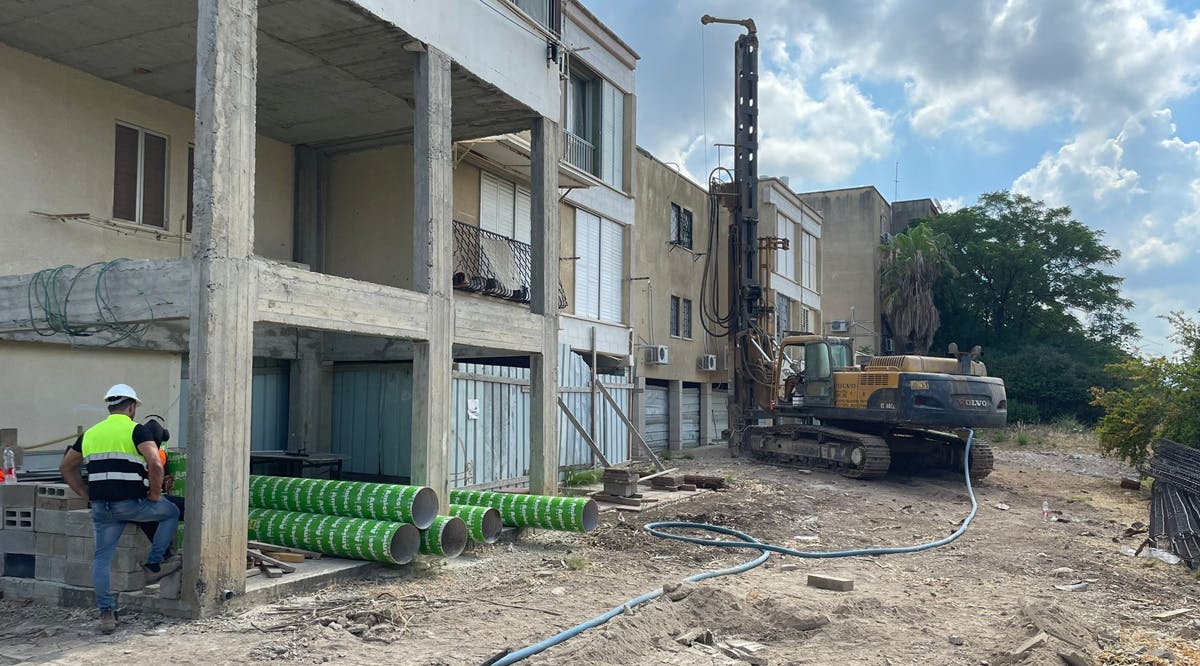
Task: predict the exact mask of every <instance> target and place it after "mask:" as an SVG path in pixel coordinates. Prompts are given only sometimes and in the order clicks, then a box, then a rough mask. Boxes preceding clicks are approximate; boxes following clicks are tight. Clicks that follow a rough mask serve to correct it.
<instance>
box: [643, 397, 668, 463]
mask: <svg viewBox="0 0 1200 666" xmlns="http://www.w3.org/2000/svg"><path fill="white" fill-rule="evenodd" d="M642 398H643V403H644V404H645V405H646V408H645V409H646V432H645V433H643V435H644V436H645V438H646V443H647V444H649V445H650V448H652V449H654V450H655V451H663V450H665V449H666V448H667V445H668V444H669V443H670V439H671V424H670V419H669V417H668V412H667V389H666V387H664V386H650V385H647V386H646V392H645V393H643V394H642Z"/></svg>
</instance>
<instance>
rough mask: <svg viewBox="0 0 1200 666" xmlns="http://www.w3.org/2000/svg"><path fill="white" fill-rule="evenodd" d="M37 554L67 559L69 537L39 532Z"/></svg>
mask: <svg viewBox="0 0 1200 666" xmlns="http://www.w3.org/2000/svg"><path fill="white" fill-rule="evenodd" d="M37 554H38V555H47V556H49V557H62V558H65V557H66V556H67V537H66V536H65V535H62V534H47V533H45V532H38V533H37Z"/></svg>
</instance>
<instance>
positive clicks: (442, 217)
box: [411, 47, 456, 513]
mask: <svg viewBox="0 0 1200 666" xmlns="http://www.w3.org/2000/svg"><path fill="white" fill-rule="evenodd" d="M416 60H417V67H416V70H417V75H416V81H415V82H414V86H413V88H414V97H415V99H416V108H415V109H414V114H413V117H414V120H415V123H414V124H415V127H414V131H413V162H414V163H413V254H414V256H413V285H414V287H415V288H416V289H417V290H418V291H420V292H422V293H423V294H425V295H426V296H427V299H428V300H427V311H426V315H425V316H426V317H427V322H428V326H429V328H428V331H429V333H430V334H429V335H428V336H422V337H426V338H427V340H425V341H422V342H418V343H417V344H416V346H415V349H414V350H415V355H414V356H415V358H414V359H413V400H412V410H413V418H412V472H411V478H412V483H413V484H414V485H425V486H429V487H430V488H433V489H434V490H435V491H437V494H438V499H439V502H440V504H441V511H440V513H448V512H449V508H450V453H451V450H450V446H451V438H450V425H451V423H452V415H451V413H450V405H451V382H452V379H451V372H452V371H453V366H454V355H453V347H454V333H453V332H454V331H456V328H455V307H454V288H453V284H452V273H453V270H454V269H453V266H454V229H453V224H454V152H453V151H454V145H453V143H452V142H451V139H450V124H451V116H450V107H451V91H450V87H451V86H450V58H449V57H447V56H446V54H444V53H442V52H441V51H438V50H437V49H435V48H432V47H427V48H426V50H425V51H423V52H421V53H417V54H416Z"/></svg>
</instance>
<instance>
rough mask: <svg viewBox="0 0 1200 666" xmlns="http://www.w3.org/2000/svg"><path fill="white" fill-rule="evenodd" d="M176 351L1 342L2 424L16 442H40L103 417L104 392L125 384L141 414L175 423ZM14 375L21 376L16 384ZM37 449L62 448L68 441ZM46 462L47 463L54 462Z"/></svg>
mask: <svg viewBox="0 0 1200 666" xmlns="http://www.w3.org/2000/svg"><path fill="white" fill-rule="evenodd" d="M179 370H180V361H179V356H178V355H175V354H160V353H154V352H136V351H126V350H117V349H106V350H103V351H84V350H71V349H70V348H67V347H63V346H61V345H45V344H31V343H18V342H4V341H0V376H3V377H4V378H5V382H6V383H7V384H8V390H6V391H4V395H3V397H2V398H0V428H17V438H18V439H17V443H18V444H19V445H21V446H23V447H25V446H31V445H34V444H40V443H43V442H47V441H49V440H53V439H57V438H59V437H63V436H65V435H69V434H71V433H73V432H75V427H76V426H83V427H84V428H87V427H90V426H92V425H93V424H95V423H96V422H98V421H100V420H101V419H103V418H104V417H105V416H107V411H106V410H105V408H104V392H105V391H106V390H108V387H110V386H112V385H113V384H116V383H126V384H129V385H131V386H133V388H134V389H135V390H137V392H138V396H139V397H140V398H141V399H142V406H141V408H139V410H138V414H139V415H145V414H161V415H162V416H164V417H166V419H167V422H168V427H171V428H174V427H175V425H176V424H178V423H179V402H178V400H179ZM17 378H24V381H22V382H21V384H20V385H19V386H18V384H17V383H16V382H17ZM69 443H70V442H67V443H65V444H56V445H53V446H50V447H46V448H43V449H39V451H42V452H51V453H55V454H58V453H61V452H62V450H63V449H64V448H65V446H66V444H69ZM52 462H53V461H47V464H49V465H50V467H51V468H53V467H56V466H57V465H56V464H51V463H52Z"/></svg>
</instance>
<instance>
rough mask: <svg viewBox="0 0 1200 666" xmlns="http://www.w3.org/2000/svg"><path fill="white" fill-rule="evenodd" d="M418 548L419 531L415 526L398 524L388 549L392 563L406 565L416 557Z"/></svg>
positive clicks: (419, 545) (419, 541) (419, 542)
mask: <svg viewBox="0 0 1200 666" xmlns="http://www.w3.org/2000/svg"><path fill="white" fill-rule="evenodd" d="M420 548H421V531H420V530H418V529H417V527H416V525H410V524H408V523H400V524H399V528H398V529H397V530H396V533H395V534H393V535H392V542H391V544H389V547H388V549H389V551H390V552H391V555H392V561H394V562H395V563H396V564H408V563H409V562H412V560H413V558H414V557H416V555H417V550H419V549H420Z"/></svg>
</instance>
